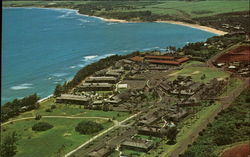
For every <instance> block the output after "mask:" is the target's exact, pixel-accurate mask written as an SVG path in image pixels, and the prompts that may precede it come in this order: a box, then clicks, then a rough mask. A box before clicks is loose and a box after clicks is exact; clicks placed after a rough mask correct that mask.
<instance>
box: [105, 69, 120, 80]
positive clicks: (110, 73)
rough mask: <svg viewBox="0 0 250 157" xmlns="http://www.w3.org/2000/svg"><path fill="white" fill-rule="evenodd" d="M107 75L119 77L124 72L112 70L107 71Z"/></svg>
mask: <svg viewBox="0 0 250 157" xmlns="http://www.w3.org/2000/svg"><path fill="white" fill-rule="evenodd" d="M106 75H107V76H113V77H117V78H119V77H120V76H121V75H122V74H121V73H119V72H116V71H113V70H110V71H108V72H106Z"/></svg>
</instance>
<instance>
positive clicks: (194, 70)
mask: <svg viewBox="0 0 250 157" xmlns="http://www.w3.org/2000/svg"><path fill="white" fill-rule="evenodd" d="M182 67H183V69H182V70H178V71H174V72H173V73H171V74H169V77H170V80H174V79H176V77H177V76H178V75H182V76H191V77H192V79H193V81H196V82H202V83H207V82H209V81H210V80H212V79H214V78H221V79H224V78H226V77H228V76H229V74H227V73H226V72H223V71H221V70H219V69H215V68H210V67H207V66H206V65H205V64H204V63H202V62H198V61H191V62H187V63H185V64H183V65H182ZM203 75H205V79H204V80H202V79H201V77H202V76H203Z"/></svg>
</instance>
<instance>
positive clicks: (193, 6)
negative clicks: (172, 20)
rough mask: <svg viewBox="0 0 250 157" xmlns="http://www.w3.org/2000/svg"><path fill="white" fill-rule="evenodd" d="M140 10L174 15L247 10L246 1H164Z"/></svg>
mask: <svg viewBox="0 0 250 157" xmlns="http://www.w3.org/2000/svg"><path fill="white" fill-rule="evenodd" d="M141 10H150V11H152V12H153V13H155V14H169V15H176V16H189V17H192V18H194V17H201V16H211V15H215V14H221V13H226V12H236V11H242V10H249V3H248V1H236V0H234V1H223V0H219V1H194V2H183V1H166V2H163V3H161V4H156V5H150V6H146V8H144V9H141Z"/></svg>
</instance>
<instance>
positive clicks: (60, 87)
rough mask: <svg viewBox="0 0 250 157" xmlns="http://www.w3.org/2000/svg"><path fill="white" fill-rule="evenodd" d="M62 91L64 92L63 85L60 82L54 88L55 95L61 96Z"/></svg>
mask: <svg viewBox="0 0 250 157" xmlns="http://www.w3.org/2000/svg"><path fill="white" fill-rule="evenodd" d="M62 92H63V87H62V86H61V85H60V84H57V85H56V88H55V90H54V96H56V97H58V96H61V93H62Z"/></svg>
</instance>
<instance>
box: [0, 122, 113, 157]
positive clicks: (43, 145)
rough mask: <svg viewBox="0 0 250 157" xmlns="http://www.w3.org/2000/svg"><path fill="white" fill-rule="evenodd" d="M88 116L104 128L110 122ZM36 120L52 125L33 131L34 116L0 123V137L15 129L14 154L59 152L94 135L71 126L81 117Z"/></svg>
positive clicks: (52, 155) (38, 156) (53, 155)
mask: <svg viewBox="0 0 250 157" xmlns="http://www.w3.org/2000/svg"><path fill="white" fill-rule="evenodd" d="M86 120H87V119H86ZM88 120H89V121H93V122H98V123H99V124H102V125H103V128H104V129H107V128H109V127H111V126H112V125H113V123H112V122H109V121H108V120H101V119H88ZM40 121H41V122H46V123H49V124H51V125H53V128H52V129H49V130H47V131H42V132H40V131H33V130H32V127H33V126H34V125H35V124H37V120H34V119H30V120H23V121H17V122H13V123H9V124H6V125H4V126H1V139H5V138H7V137H8V136H9V135H10V136H12V132H14V131H15V132H16V133H17V136H16V137H17V140H16V142H15V143H14V146H16V150H15V152H16V154H15V157H34V156H35V157H58V156H63V155H65V154H66V153H68V152H69V151H71V150H73V149H75V148H76V147H78V146H79V145H81V144H82V143H84V142H85V141H87V140H89V139H90V138H91V137H93V136H95V135H96V134H95V133H93V134H91V135H85V134H80V133H78V132H76V131H75V127H76V126H77V124H78V123H80V122H81V121H82V119H67V118H44V117H43V118H42V119H41V120H40ZM3 141H4V140H3ZM1 142H2V140H1ZM2 144H3V143H2ZM1 148H2V145H1ZM1 152H2V151H1ZM1 156H2V155H1ZM7 156H8V155H7ZM7 156H6V157H7Z"/></svg>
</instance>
